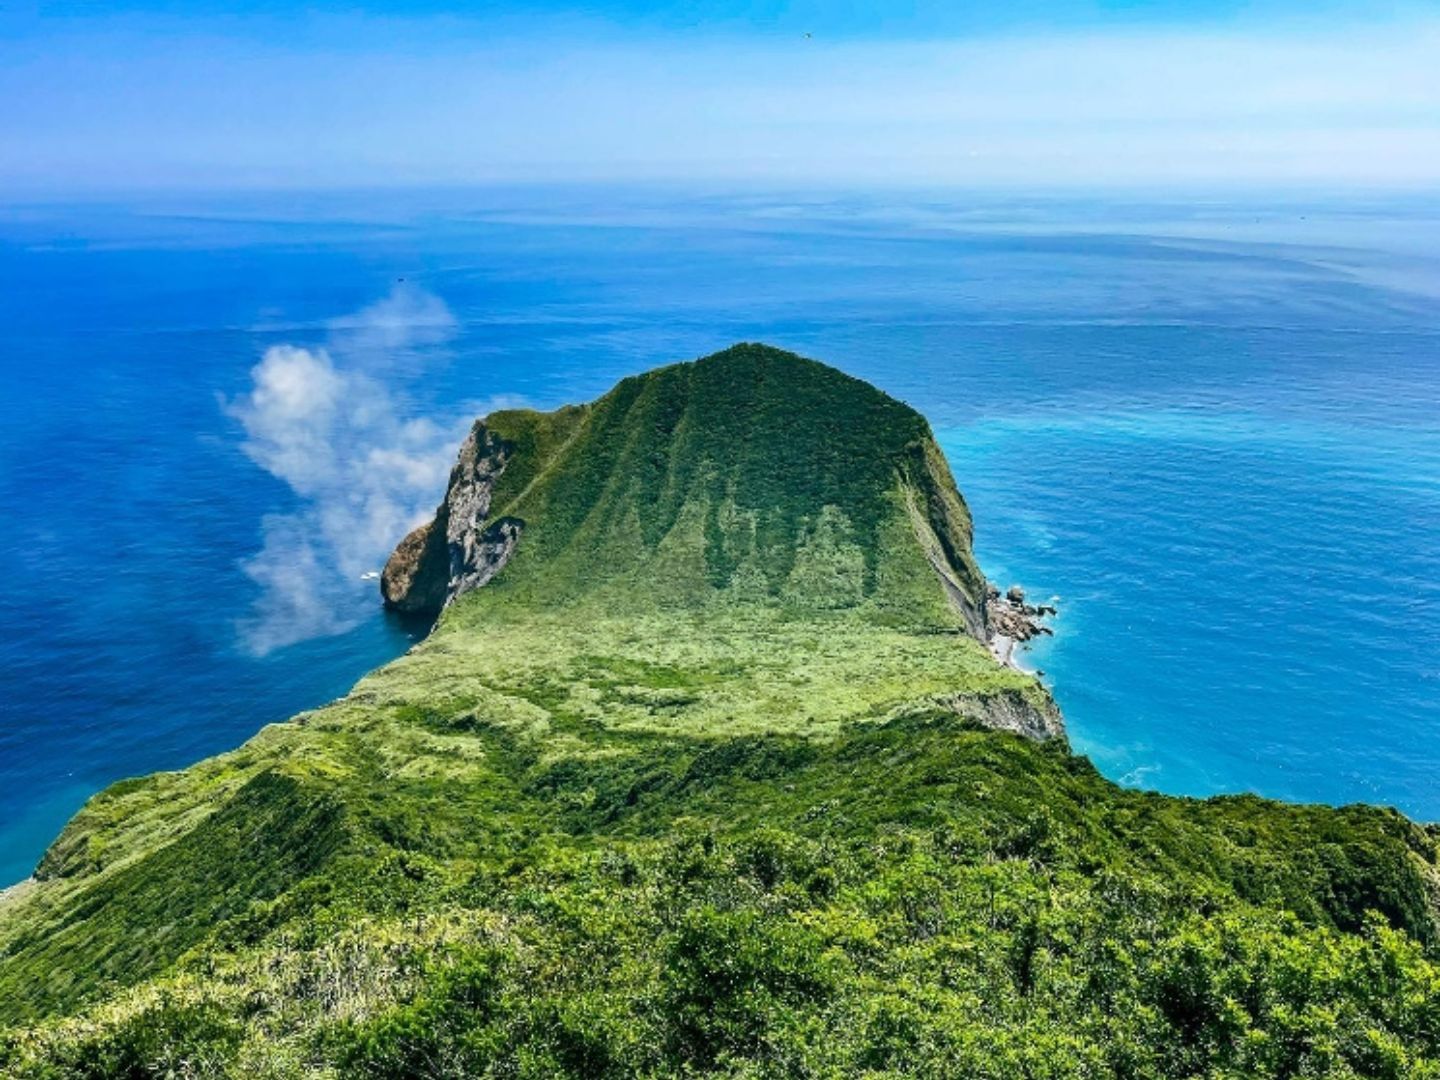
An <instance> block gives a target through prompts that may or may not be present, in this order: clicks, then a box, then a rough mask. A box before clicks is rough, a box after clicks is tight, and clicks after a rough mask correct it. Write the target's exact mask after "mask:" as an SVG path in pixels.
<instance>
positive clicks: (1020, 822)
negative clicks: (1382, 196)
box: [0, 345, 1440, 1080]
mask: <svg viewBox="0 0 1440 1080" xmlns="http://www.w3.org/2000/svg"><path fill="white" fill-rule="evenodd" d="M439 494H440V493H438V492H437V495H439ZM970 540H971V521H970V516H969V513H968V510H967V509H966V506H965V503H964V501H963V500H962V498H961V496H960V494H959V492H958V491H957V490H956V487H955V483H954V481H953V479H952V478H951V475H950V471H949V468H948V466H947V465H946V463H945V461H944V458H943V456H942V454H941V453H940V451H939V449H938V447H937V446H936V444H935V442H934V439H933V437H932V435H931V433H930V430H929V427H928V425H927V424H926V422H925V420H924V419H923V418H922V417H921V416H919V415H918V414H917V413H916V412H914V411H913V410H912V409H910V408H908V407H907V406H905V405H903V404H901V403H900V402H897V401H895V400H894V399H892V398H889V397H887V396H886V395H885V394H883V393H881V392H880V391H878V390H876V389H875V388H873V387H870V386H868V385H866V384H864V383H862V382H859V381H857V380H855V379H853V378H850V377H848V376H846V375H844V374H842V373H840V372H838V371H835V370H834V369H832V368H828V367H825V366H823V365H821V364H817V363H814V362H813V361H809V360H804V359H801V358H800V357H796V356H793V355H791V354H788V353H784V352H781V351H778V350H775V349H771V348H768V347H765V346H760V345H738V346H736V347H734V348H731V349H728V350H726V351H724V352H722V353H718V354H716V355H714V356H711V357H707V358H705V359H702V360H698V361H695V362H693V363H685V364H676V365H673V366H670V367H665V368H661V369H658V370H655V371H652V372H649V373H647V374H645V375H641V376H637V377H634V378H630V379H626V380H624V381H622V382H621V383H620V384H619V385H617V386H616V387H615V388H614V389H613V390H611V391H610V392H609V393H608V394H606V395H605V396H603V397H602V398H600V399H599V400H597V401H595V402H593V403H591V404H588V405H580V406H572V407H568V408H564V409H560V410H558V411H555V412H551V413H538V412H533V411H527V410H507V411H503V412H497V413H493V414H491V415H490V416H488V417H486V418H484V419H483V420H481V421H479V422H477V423H476V425H475V426H474V428H473V430H472V431H471V433H470V436H469V437H468V438H467V440H466V441H465V444H464V445H463V447H461V449H460V453H459V457H458V461H457V464H456V466H455V469H454V471H453V472H452V474H451V477H450V481H449V484H448V487H447V490H446V492H445V493H444V495H443V499H442V501H441V502H440V505H439V508H438V510H437V513H436V515H435V518H434V520H433V521H431V522H430V523H428V524H426V525H424V526H422V527H421V528H419V529H417V530H416V531H415V532H413V533H411V534H410V535H409V536H407V537H405V538H404V540H403V541H402V542H401V543H400V545H399V547H398V548H397V549H396V552H395V554H394V556H393V557H392V558H391V560H390V562H389V564H388V565H387V566H386V569H385V573H384V575H383V577H382V591H383V594H384V598H385V600H386V602H387V603H388V604H390V605H391V606H393V607H396V608H399V609H402V610H408V611H414V612H426V613H430V614H434V615H436V616H437V621H436V623H435V626H434V629H433V630H432V632H431V633H430V635H429V636H428V637H427V638H426V640H425V641H423V642H422V643H420V644H419V645H417V646H416V647H415V648H413V649H412V650H411V651H410V652H409V653H408V654H407V655H405V656H403V657H401V658H400V659H398V660H396V661H395V662H393V663H391V664H389V665H387V666H385V667H384V668H381V669H380V670H378V671H376V672H374V673H372V674H370V675H369V676H367V677H366V678H364V679H362V680H361V681H360V682H359V683H358V684H357V685H356V686H355V688H354V689H353V690H352V691H351V693H350V694H348V695H347V696H346V697H344V698H342V699H341V700H339V701H336V702H334V703H332V704H330V705H327V706H325V707H324V708H321V709H317V710H314V711H312V712H308V713H304V714H301V715H300V716H297V717H295V718H294V719H292V720H290V721H288V722H286V723H282V724H275V725H272V726H270V727H267V728H265V729H264V730H263V731H261V732H259V733H258V734H257V735H256V736H255V737H254V738H253V739H251V740H250V741H249V742H248V743H246V744H245V745H244V746H242V747H240V748H239V749H237V750H235V751H232V752H230V753H227V754H223V755H221V756H219V757H216V758H213V759H210V760H208V761H205V762H201V763H200V764H197V765H195V766H193V767H191V768H189V769H186V770H184V771H181V772H175V773H162V774H157V775H154V776H150V777H145V778H141V779H136V780H129V781H125V782H122V783H120V784H116V785H114V786H113V787H111V788H110V789H108V790H107V791H105V792H102V793H101V794H99V795H97V796H96V797H95V798H94V799H92V800H91V801H90V802H89V803H88V804H87V805H86V806H85V808H84V809H83V810H82V811H81V812H80V813H79V814H78V815H76V817H75V819H74V820H73V821H72V822H71V823H70V824H69V825H68V826H67V827H66V829H65V830H64V832H63V833H62V834H61V835H60V837H58V838H57V839H56V841H55V842H54V844H53V845H52V846H51V848H50V850H49V851H48V852H47V853H46V854H45V856H44V859H43V860H42V861H41V864H40V866H39V867H38V868H37V870H36V873H35V877H34V879H33V880H31V881H29V882H26V883H24V884H22V885H20V886H17V887H16V888H13V889H10V890H7V891H6V892H4V893H0V1076H7V1077H9V1076H13V1077H45V1078H65V1077H76V1078H79V1077H87V1078H100V1077H127V1078H134V1077H161V1076H167V1077H174V1076H189V1077H209V1076H216V1077H235V1078H240V1077H244V1078H277V1080H278V1078H298V1077H314V1078H334V1077H372V1078H397V1080H398V1078H419V1077H427V1078H440V1077H457V1078H458V1077H487V1076H488V1077H537V1078H538V1077H556V1076H571V1077H634V1076H639V1077H663V1076H692V1077H698V1076H715V1077H721V1076H723V1077H737V1078H738V1077H771V1076H774V1077H790V1076H814V1077H849V1076H868V1077H874V1078H880V1077H898V1076H931V1077H951V1076H963V1077H993V1078H996V1080H1000V1078H1010V1077H1016V1076H1031V1077H1045V1078H1060V1077H1112V1076H1113V1077H1133V1078H1150V1077H1156V1078H1158V1077H1201V1076H1205V1077H1240V1076H1294V1077H1302V1076H1303V1077H1357V1076H1386V1077H1402V1076H1405V1077H1408V1076H1417V1077H1418V1076H1440V966H1437V959H1436V953H1435V950H1436V949H1437V948H1440V906H1437V900H1436V897H1437V896H1440V870H1437V853H1436V835H1435V832H1434V831H1433V830H1432V829H1429V828H1425V827H1422V826H1419V825H1416V824H1414V823H1412V822H1409V821H1407V820H1406V819H1405V818H1403V817H1402V816H1400V815H1399V814H1396V813H1394V812H1392V811H1388V810H1381V809H1376V808H1370V807H1361V806H1355V807H1346V808H1340V809H1333V808H1328V807H1313V806H1306V807H1302V806H1287V805H1284V804H1279V803H1273V802H1268V801H1264V800H1260V799H1257V798H1253V797H1231V798H1220V799H1212V800H1205V801H1197V800H1188V799H1176V798H1170V797H1166V796H1161V795H1157V794H1152V793H1145V792H1138V791H1132V790H1126V789H1122V788H1120V787H1117V786H1115V785H1114V784H1111V783H1110V782H1108V781H1106V780H1105V779H1104V778H1102V777H1101V776H1100V775H1099V774H1098V773H1096V771H1095V770H1094V769H1093V768H1092V767H1091V765H1090V764H1089V762H1088V761H1087V760H1086V759H1084V758H1083V757H1078V756H1075V755H1073V754H1072V753H1071V751H1070V749H1069V746H1068V742H1067V740H1066V738H1065V735H1064V730H1063V726H1062V724H1061V721H1060V717H1059V714H1058V712H1057V711H1056V709H1055V706H1054V704H1053V702H1052V701H1051V700H1050V696H1049V694H1048V693H1047V692H1046V690H1045V688H1044V687H1043V686H1041V685H1040V684H1039V683H1038V682H1037V681H1036V680H1035V679H1034V678H1032V677H1031V676H1029V675H1027V674H1025V673H1023V672H1020V671H1017V670H1015V669H1014V668H1012V667H1009V666H1006V665H1003V664H1001V663H999V662H998V661H997V660H996V659H995V657H994V655H992V653H991V651H990V648H989V647H988V646H989V638H990V636H991V633H992V631H993V630H994V629H995V624H996V622H997V620H998V621H1000V622H1004V623H1005V624H1006V625H1007V626H1009V625H1011V623H1012V622H1013V620H1014V619H1015V617H1016V612H1015V609H1014V608H1006V607H1005V606H1004V603H1005V602H1004V601H1001V600H999V599H998V598H997V597H995V595H994V594H993V592H992V591H991V590H989V589H988V588H987V585H986V582H985V580H984V578H983V576H982V575H981V573H980V571H979V569H978V568H977V567H976V565H975V561H974V558H973V556H972V554H971V544H970ZM1357 719H1363V718H1357Z"/></svg>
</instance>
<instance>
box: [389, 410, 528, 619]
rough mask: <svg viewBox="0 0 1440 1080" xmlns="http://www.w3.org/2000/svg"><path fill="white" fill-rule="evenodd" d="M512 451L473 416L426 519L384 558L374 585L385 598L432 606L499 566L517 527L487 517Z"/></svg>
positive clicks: (411, 606)
mask: <svg viewBox="0 0 1440 1080" xmlns="http://www.w3.org/2000/svg"><path fill="white" fill-rule="evenodd" d="M513 451H514V447H513V446H511V445H510V444H508V443H506V442H505V441H504V440H503V439H501V438H499V436H497V435H495V434H494V433H493V432H491V431H490V430H489V429H488V428H487V427H486V426H485V422H484V421H483V420H481V421H478V422H477V423H476V424H475V426H474V428H472V429H471V431H470V435H469V437H468V438H467V439H466V440H465V442H464V444H463V445H462V446H461V447H460V457H459V460H458V461H457V462H456V463H455V468H454V469H452V470H451V472H450V483H449V486H448V487H447V488H446V492H445V500H444V502H442V503H441V504H440V508H439V509H438V510H437V511H436V513H435V518H434V520H432V521H430V522H428V523H427V524H425V525H421V526H420V527H419V528H418V529H415V530H414V531H413V532H411V533H410V534H409V535H408V536H406V537H405V539H404V540H402V541H400V544H399V546H398V547H397V548H396V549H395V552H394V554H392V555H391V556H390V559H389V561H388V562H387V563H386V564H385V571H384V573H383V574H381V576H380V593H381V595H382V596H383V597H384V598H385V603H386V604H388V605H389V606H390V607H392V608H395V609H396V610H398V611H406V612H423V613H429V614H435V613H438V612H439V611H440V610H441V609H442V608H443V607H444V606H445V605H446V604H448V603H450V602H451V601H453V600H454V599H455V598H456V597H458V596H460V595H462V594H463V593H466V592H468V591H470V590H471V589H475V588H479V587H480V586H481V585H484V584H486V583H487V582H488V581H490V579H491V578H493V577H494V576H495V575H496V574H498V573H499V572H500V569H501V568H502V567H503V566H504V565H505V563H506V562H507V561H509V559H510V556H511V555H512V554H513V553H514V551H515V545H516V544H517V543H519V540H520V533H521V531H522V530H523V528H524V523H523V522H522V521H520V519H518V518H508V517H507V518H500V519H499V520H496V521H490V520H489V519H488V515H489V513H490V505H491V502H492V501H493V496H494V489H495V481H496V480H498V479H499V477H500V475H501V473H503V472H504V470H505V465H506V462H508V461H509V459H510V456H511V454H512V453H513Z"/></svg>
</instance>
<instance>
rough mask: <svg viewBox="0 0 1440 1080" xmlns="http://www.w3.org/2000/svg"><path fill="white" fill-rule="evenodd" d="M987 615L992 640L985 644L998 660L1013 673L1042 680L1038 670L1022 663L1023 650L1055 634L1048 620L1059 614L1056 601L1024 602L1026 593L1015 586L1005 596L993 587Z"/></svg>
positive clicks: (990, 588) (988, 591)
mask: <svg viewBox="0 0 1440 1080" xmlns="http://www.w3.org/2000/svg"><path fill="white" fill-rule="evenodd" d="M985 613H986V615H987V617H988V619H989V623H990V639H989V641H988V642H987V643H986V644H987V645H988V646H989V648H990V654H991V655H992V656H994V657H995V659H996V660H997V661H998V662H999V663H1001V664H1003V665H1004V666H1005V667H1008V668H1010V669H1012V670H1014V671H1020V672H1023V673H1024V674H1026V675H1032V676H1035V677H1037V678H1038V677H1039V675H1040V674H1041V673H1040V672H1039V670H1037V669H1035V668H1032V667H1029V666H1027V665H1026V664H1024V663H1022V662H1021V660H1020V646H1022V645H1023V644H1025V642H1027V641H1029V640H1031V639H1032V638H1036V637H1040V636H1041V635H1042V634H1043V635H1046V636H1050V635H1052V634H1054V632H1055V631H1053V630H1052V629H1051V628H1050V627H1049V626H1048V625H1046V622H1045V620H1046V619H1049V618H1052V617H1053V616H1054V615H1055V614H1056V610H1055V606H1054V600H1053V599H1052V600H1051V602H1050V603H1048V604H1040V605H1031V604H1028V603H1026V602H1025V591H1024V590H1023V589H1022V588H1021V587H1020V586H1019V585H1012V586H1010V588H1009V589H1008V590H1007V591H1006V592H1005V593H1004V594H1003V595H1002V594H1001V592H1000V590H999V589H998V588H997V587H996V586H994V585H993V584H992V585H990V586H989V587H988V589H987V590H986V596H985Z"/></svg>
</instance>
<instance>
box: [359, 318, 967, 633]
mask: <svg viewBox="0 0 1440 1080" xmlns="http://www.w3.org/2000/svg"><path fill="white" fill-rule="evenodd" d="M517 550H518V551H520V552H522V554H521V555H520V557H519V558H517V559H516V560H515V565H514V567H513V568H512V569H511V570H510V571H509V572H507V573H506V575H505V577H504V579H503V582H502V583H501V587H502V588H503V589H505V590H507V591H511V592H516V593H519V594H521V595H523V596H524V597H525V599H526V601H527V602H532V603H537V604H540V603H543V604H556V603H561V604H565V603H571V602H573V601H575V600H576V599H578V598H580V597H581V596H590V595H592V594H602V595H604V597H605V598H606V602H607V603H608V604H611V605H614V606H617V607H622V608H630V607H633V606H635V604H636V603H637V602H638V603H639V604H640V605H642V606H644V607H647V608H650V607H654V606H657V605H669V606H675V605H683V606H687V607H696V606H700V607H715V606H716V605H720V606H733V605H744V604H762V605H772V606H773V605H783V606H786V607H789V608H791V609H795V610H839V609H849V610H865V611H867V612H869V613H870V614H871V615H873V616H874V617H876V618H877V619H880V620H882V621H886V622H889V623H892V624H902V623H904V624H912V625H913V624H919V623H922V622H923V623H927V624H930V625H933V626H936V627H941V626H948V625H953V624H956V623H958V624H960V625H961V626H963V627H964V628H965V629H967V630H968V631H969V632H970V633H971V634H972V635H974V636H975V637H983V636H984V629H985V588H984V585H985V582H984V579H983V578H982V577H981V575H980V571H979V570H978V569H977V568H976V566H975V562H974V559H973V557H972V556H971V553H970V517H969V514H968V512H967V511H966V508H965V504H964V502H963V501H962V500H961V498H960V495H959V493H958V492H957V491H956V489H955V482H954V480H953V479H951V476H950V470H949V468H948V467H947V466H946V464H945V460H944V458H943V456H942V455H941V453H940V450H939V448H938V447H937V446H936V445H935V441H934V439H933V437H932V436H931V434H930V426H929V425H928V424H927V423H926V422H925V419H924V418H923V417H922V416H920V414H918V413H917V412H915V411H914V410H913V409H911V408H909V407H908V406H905V405H903V404H901V403H900V402H898V401H896V400H895V399H893V398H891V397H888V396H886V395H885V394H882V393H881V392H880V391H878V390H876V389H875V388H874V387H872V386H869V385H867V384H865V383H862V382H860V381H859V380H858V379H853V378H851V377H849V376H848V375H844V374H842V373H841V372H839V371H836V370H835V369H834V368H829V367H826V366H824V365H823V364H817V363H815V362H814V361H812V360H804V359H802V358H800V357H798V356H795V355H793V354H791V353H786V352H781V351H780V350H778V349H772V348H768V347H766V346H763V345H737V346H735V347H733V348H730V349H727V350H725V351H724V352H722V353H717V354H715V355H714V356H710V357H706V358H705V359H703V360H699V361H696V362H694V363H688V364H675V365H673V366H671V367H666V368H661V369H659V370H657V371H652V372H649V373H648V374H645V375H640V376H636V377H633V378H629V379H625V380H624V381H623V382H621V383H620V384H619V385H618V386H616V387H615V389H614V390H612V391H610V393H608V394H606V395H605V396H604V397H602V398H601V399H600V400H599V401H597V402H595V403H594V404H592V405H584V406H579V407H572V408H566V409H561V410H559V411H558V412H554V413H544V414H542V413H535V412H529V411H524V410H517V411H507V412H499V413H494V414H492V415H490V416H489V417H487V418H485V419H484V420H481V421H479V422H478V423H477V424H476V425H475V428H474V430H473V431H472V432H471V434H470V437H469V439H468V440H467V441H466V443H465V446H464V447H463V448H462V450H461V453H460V462H459V464H458V465H457V466H456V468H455V471H454V473H453V474H452V476H451V479H450V487H449V491H448V492H447V494H446V498H445V501H444V503H442V504H441V506H440V509H439V511H438V513H437V514H436V517H435V520H434V521H433V522H432V523H431V524H430V525H428V526H424V527H422V528H421V529H418V530H416V532H415V533H413V534H411V535H410V536H409V537H407V538H406V539H405V541H404V542H403V543H402V544H401V547H400V550H399V551H398V552H397V554H396V557H395V559H393V560H392V561H391V564H390V566H389V567H388V568H387V572H386V575H385V579H384V590H385V595H386V599H387V601H389V602H390V603H391V604H393V605H394V606H396V607H400V608H402V609H408V610H438V609H439V607H440V606H441V605H442V604H443V603H444V602H445V601H446V600H447V599H448V600H453V599H455V598H456V597H457V596H458V595H460V594H461V593H464V592H468V591H469V590H470V589H472V588H475V587H478V586H479V585H482V584H485V583H486V582H488V581H490V580H491V578H492V577H494V576H495V574H496V573H498V571H499V569H500V567H501V566H503V565H505V564H506V562H507V560H508V559H509V558H510V557H511V554H512V553H513V552H516V551H517ZM925 563H928V564H929V565H930V567H931V568H932V570H933V574H926V573H925V572H924V570H923V564H925ZM934 578H938V584H940V585H942V586H943V589H941V588H936V585H937V581H935V580H933V579H934ZM637 586H639V587H638V588H637Z"/></svg>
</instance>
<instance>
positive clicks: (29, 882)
mask: <svg viewBox="0 0 1440 1080" xmlns="http://www.w3.org/2000/svg"><path fill="white" fill-rule="evenodd" d="M34 884H35V876H34V875H33V874H32V875H31V876H30V877H27V878H26V879H25V880H24V881H17V882H15V884H14V885H6V886H5V887H4V888H3V889H0V905H3V904H7V903H9V902H10V901H11V900H18V899H19V898H20V897H21V896H22V895H23V894H25V893H27V892H29V891H30V888H31V886H33V885H34Z"/></svg>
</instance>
